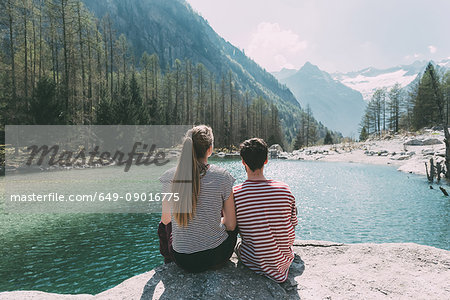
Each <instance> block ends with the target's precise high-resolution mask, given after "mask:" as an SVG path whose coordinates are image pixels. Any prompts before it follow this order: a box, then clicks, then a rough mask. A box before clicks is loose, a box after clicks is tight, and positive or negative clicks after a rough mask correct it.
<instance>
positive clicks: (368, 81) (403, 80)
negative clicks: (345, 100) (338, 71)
mask: <svg viewBox="0 0 450 300" xmlns="http://www.w3.org/2000/svg"><path fill="white" fill-rule="evenodd" d="M407 73H408V71H407V70H403V69H401V70H398V71H394V72H390V73H383V74H380V75H378V76H365V75H364V73H362V74H358V75H357V76H355V77H351V76H345V75H342V76H335V77H334V78H335V79H336V80H339V81H340V82H342V83H343V84H345V85H346V86H348V87H349V88H352V89H354V90H357V91H359V92H360V93H361V94H362V95H363V98H364V100H365V101H369V100H370V99H371V98H372V95H373V93H374V92H375V90H376V89H378V88H382V87H386V88H387V89H389V88H391V87H393V86H394V84H396V83H399V84H400V85H401V87H402V88H403V87H405V86H407V85H408V84H410V83H411V82H412V81H413V80H414V79H415V78H416V77H417V74H414V75H407Z"/></svg>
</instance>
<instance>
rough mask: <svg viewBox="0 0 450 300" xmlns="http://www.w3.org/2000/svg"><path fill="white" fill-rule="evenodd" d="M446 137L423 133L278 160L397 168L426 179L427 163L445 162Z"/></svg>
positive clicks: (331, 147)
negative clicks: (348, 163) (432, 161)
mask: <svg viewBox="0 0 450 300" xmlns="http://www.w3.org/2000/svg"><path fill="white" fill-rule="evenodd" d="M443 140H444V133H443V132H442V131H434V130H431V129H429V130H423V131H422V132H419V133H409V132H406V133H399V134H395V135H389V134H387V135H384V136H382V137H372V138H370V139H368V140H367V141H365V142H353V143H342V144H335V145H323V146H313V147H308V148H304V149H301V150H295V151H293V152H289V153H288V152H280V153H279V158H284V159H291V160H306V161H308V160H309V161H311V160H312V161H328V162H351V163H363V164H375V165H391V166H395V167H396V168H397V169H398V170H399V171H402V172H406V173H413V174H419V175H426V169H425V162H427V163H429V161H430V158H433V160H434V162H443V161H444V159H445V144H444V142H443Z"/></svg>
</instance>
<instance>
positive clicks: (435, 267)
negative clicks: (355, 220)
mask: <svg viewBox="0 0 450 300" xmlns="http://www.w3.org/2000/svg"><path fill="white" fill-rule="evenodd" d="M294 251H295V253H296V254H298V255H299V256H300V257H301V259H302V260H303V261H301V263H299V264H296V265H294V266H293V267H291V270H290V275H289V279H288V281H287V282H286V283H283V284H281V285H280V284H277V283H275V282H273V281H271V280H269V279H267V278H265V277H263V276H260V275H256V274H255V273H253V272H252V271H250V270H249V269H247V268H246V267H244V266H242V265H241V264H240V263H238V262H237V259H236V257H235V256H233V257H232V260H231V262H229V263H228V264H227V265H226V266H224V267H223V268H221V269H218V270H214V271H207V272H204V273H200V274H189V273H186V272H184V271H182V270H180V269H179V268H178V267H177V266H176V265H174V264H173V263H172V264H168V265H162V266H159V267H157V268H155V269H153V270H151V271H149V272H146V273H143V274H140V275H137V276H134V277H132V278H129V279H127V280H125V281H124V282H122V283H121V284H119V285H117V286H116V287H113V288H111V289H109V290H106V291H104V292H102V293H100V294H97V295H88V294H82V295H62V294H52V293H45V292H39V291H13V292H3V293H0V299H5V300H9V299H25V300H26V299H33V300H40V299H46V300H47V299H212V298H214V299H399V298H402V299H449V298H450V285H449V284H448V278H450V251H447V250H443V249H438V248H434V247H430V246H423V245H418V244H414V243H401V244H398V243H393V244H373V243H365V244H341V243H333V242H324V241H301V240H297V241H295V244H294Z"/></svg>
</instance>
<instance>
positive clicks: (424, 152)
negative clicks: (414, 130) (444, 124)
mask: <svg viewBox="0 0 450 300" xmlns="http://www.w3.org/2000/svg"><path fill="white" fill-rule="evenodd" d="M422 154H423V156H427V155H434V150H433V149H424V150H422Z"/></svg>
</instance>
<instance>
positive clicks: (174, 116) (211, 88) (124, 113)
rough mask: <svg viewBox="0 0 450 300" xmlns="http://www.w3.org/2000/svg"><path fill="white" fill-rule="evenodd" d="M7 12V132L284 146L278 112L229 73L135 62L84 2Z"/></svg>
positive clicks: (2, 62) (1, 79) (21, 6)
mask: <svg viewBox="0 0 450 300" xmlns="http://www.w3.org/2000/svg"><path fill="white" fill-rule="evenodd" d="M0 11H1V13H0V26H1V33H2V41H3V42H2V45H1V52H0V87H1V92H0V107H1V111H2V114H1V116H0V118H1V119H0V122H1V124H2V126H4V124H85V125H88V124H167V125H169V124H170V125H176V124H200V123H205V124H208V125H210V126H211V127H212V128H213V130H214V132H215V134H216V141H215V144H216V145H217V146H218V147H230V146H232V145H237V144H238V143H239V142H240V141H242V140H243V139H245V138H248V137H251V136H259V137H262V138H264V139H266V140H268V142H269V144H273V143H280V144H282V143H283V142H284V137H283V134H282V131H281V128H280V120H279V113H278V109H277V107H276V105H274V104H273V102H272V101H271V100H270V99H264V98H262V97H260V96H257V95H254V94H251V93H250V92H248V91H245V90H241V89H239V88H238V87H237V82H236V80H237V78H236V76H235V75H234V74H233V73H232V72H231V71H230V72H228V73H226V74H213V73H212V72H209V71H208V70H207V69H206V68H205V66H203V65H202V64H193V63H192V62H191V61H190V60H189V59H184V60H179V59H177V60H175V61H174V63H173V65H167V66H164V68H161V66H160V62H159V59H158V55H157V54H149V53H147V52H144V53H143V54H142V56H141V57H138V58H136V57H135V56H134V55H133V51H132V45H130V43H129V42H128V41H127V38H126V37H125V35H123V34H121V35H119V36H117V34H116V32H115V30H114V26H113V25H114V24H113V22H112V20H111V18H110V17H109V16H108V15H106V16H105V17H103V18H102V19H98V18H96V17H94V16H93V15H92V14H91V13H90V12H89V11H88V10H87V9H86V8H85V7H84V5H83V3H82V2H80V1H78V0H4V1H2V2H1V4H0Z"/></svg>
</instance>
